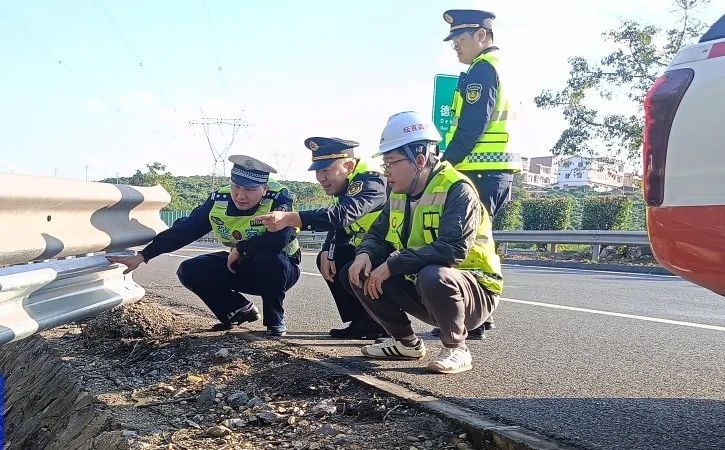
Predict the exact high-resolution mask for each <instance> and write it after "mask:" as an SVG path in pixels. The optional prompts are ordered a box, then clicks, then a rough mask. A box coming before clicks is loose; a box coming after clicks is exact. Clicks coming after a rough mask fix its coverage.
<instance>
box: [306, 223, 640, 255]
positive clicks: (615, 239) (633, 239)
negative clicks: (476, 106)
mask: <svg viewBox="0 0 725 450" xmlns="http://www.w3.org/2000/svg"><path fill="white" fill-rule="evenodd" d="M325 236H326V234H325V233H315V232H311V231H303V232H301V233H300V234H299V235H298V239H299V240H300V244H302V242H306V243H307V244H308V245H307V247H306V248H310V249H312V248H317V249H319V248H320V247H321V246H322V243H323V242H324V241H325ZM493 238H494V240H495V241H496V242H497V243H501V244H504V248H503V250H504V253H505V252H506V250H507V248H506V244H507V243H526V244H550V245H556V244H582V245H591V246H592V261H598V260H599V253H600V252H601V250H602V245H606V244H610V245H641V246H649V240H648V239H647V233H646V232H644V231H600V230H562V231H558V230H554V231H551V230H541V231H537V230H521V231H494V232H493Z"/></svg>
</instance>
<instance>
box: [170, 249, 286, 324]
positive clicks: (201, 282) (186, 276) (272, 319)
mask: <svg viewBox="0 0 725 450" xmlns="http://www.w3.org/2000/svg"><path fill="white" fill-rule="evenodd" d="M228 256H229V253H227V252H217V253H210V254H207V255H201V256H197V257H196V258H193V259H189V260H186V261H184V262H183V263H181V265H180V266H179V270H178V271H177V272H176V274H177V275H178V276H179V280H180V281H181V284H183V285H184V286H185V287H186V288H187V289H189V290H190V291H191V292H193V293H195V294H196V295H198V296H199V298H201V300H202V301H203V302H204V303H205V304H206V306H208V307H209V309H210V310H211V312H213V313H214V315H215V316H216V317H217V319H219V321H220V322H222V323H229V320H230V319H231V318H232V317H233V316H234V315H235V314H237V313H240V312H248V311H250V310H251V309H252V308H253V306H254V305H253V304H252V302H251V301H249V299H247V298H246V297H245V296H244V294H251V295H259V296H260V297H262V302H263V311H262V314H263V316H264V321H263V324H264V325H265V326H268V327H269V326H280V325H284V307H283V306H282V302H283V301H284V297H285V292H286V291H287V290H288V289H289V288H291V287H292V286H294V284H295V283H297V280H298V279H299V278H300V269H299V267H298V266H297V265H296V264H293V263H292V262H291V261H290V260H289V258H288V257H287V255H286V254H284V253H282V252H280V253H277V254H276V255H256V256H254V257H252V258H251V259H249V260H247V261H242V262H240V263H239V265H238V266H237V273H232V272H230V271H229V269H227V257H228Z"/></svg>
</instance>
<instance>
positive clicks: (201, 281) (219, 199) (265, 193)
mask: <svg viewBox="0 0 725 450" xmlns="http://www.w3.org/2000/svg"><path fill="white" fill-rule="evenodd" d="M229 161H231V162H232V163H234V165H233V166H232V170H231V177H230V184H229V185H228V186H225V187H222V188H220V189H219V190H217V191H216V192H214V193H212V194H211V196H210V197H209V199H207V200H206V201H205V202H204V203H203V204H202V205H200V206H198V207H196V208H195V209H194V210H193V211H192V212H191V214H190V215H189V217H185V218H182V219H179V220H177V221H176V222H174V224H173V225H172V226H171V228H169V229H168V230H165V231H163V232H161V233H159V234H158V236H156V237H155V238H154V240H153V241H151V243H149V244H148V245H147V246H146V248H144V249H143V250H141V252H140V253H139V254H138V255H135V256H130V257H126V258H116V257H109V260H110V261H111V262H116V263H121V264H124V265H126V266H128V270H127V271H126V272H130V271H132V270H134V269H135V268H136V267H138V266H139V264H141V263H142V262H148V261H150V260H151V259H152V258H154V257H156V256H158V255H161V254H163V253H168V252H172V251H174V250H178V249H180V248H181V247H184V246H186V245H188V244H190V243H192V242H194V241H196V240H197V239H199V238H200V237H202V236H204V235H205V234H207V233H209V232H212V233H213V234H214V237H216V239H217V240H218V241H219V242H221V243H222V244H223V245H225V246H226V247H229V251H228V252H226V251H222V252H216V253H210V254H206V255H201V256H197V257H196V258H192V259H189V260H186V261H184V262H182V263H181V265H180V266H179V270H178V271H177V275H178V276H179V280H180V281H181V284H183V285H184V286H185V287H187V288H188V289H189V290H190V291H192V292H194V293H195V294H196V295H198V296H199V297H200V298H201V300H202V301H203V302H204V303H205V304H206V305H207V306H208V307H209V309H211V311H212V312H213V313H214V315H215V316H216V317H217V319H219V323H218V324H216V325H214V327H213V329H214V330H219V331H221V330H228V329H231V328H232V327H233V326H235V325H239V324H242V323H244V322H254V321H255V320H257V319H259V311H258V310H257V308H256V307H255V306H254V305H253V304H252V302H251V301H249V300H248V299H247V298H246V297H245V296H244V294H245V293H248V294H253V295H260V296H261V297H262V302H263V313H264V321H263V323H264V325H265V326H266V327H267V334H268V335H269V336H272V337H274V336H282V335H284V334H285V333H286V326H285V322H284V307H283V306H282V302H283V300H284V298H285V293H286V291H287V290H288V289H289V288H291V287H292V286H293V285H294V284H295V283H296V282H297V280H298V279H299V276H300V269H299V267H298V266H299V263H300V258H301V254H300V248H299V242H298V241H297V237H296V232H295V230H294V228H292V227H283V228H280V229H279V230H278V231H275V232H268V231H267V229H266V228H265V227H264V226H263V225H262V223H261V222H258V221H255V220H254V219H253V218H254V216H255V215H258V214H265V213H268V212H270V211H291V210H292V197H291V196H290V193H289V191H288V190H287V188H286V187H284V186H283V185H281V184H279V183H277V182H276V181H272V180H270V179H269V174H270V173H276V172H277V171H276V170H275V169H274V168H272V167H271V166H269V165H267V164H265V163H263V162H261V161H259V160H257V159H255V158H252V157H251V156H245V155H232V156H230V157H229Z"/></svg>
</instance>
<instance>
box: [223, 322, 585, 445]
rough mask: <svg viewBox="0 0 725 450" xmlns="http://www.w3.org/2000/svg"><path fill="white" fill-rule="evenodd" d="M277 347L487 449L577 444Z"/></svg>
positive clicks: (248, 336)
mask: <svg viewBox="0 0 725 450" xmlns="http://www.w3.org/2000/svg"><path fill="white" fill-rule="evenodd" d="M247 331H251V330H247ZM233 333H234V334H235V335H238V336H240V337H242V338H244V339H247V340H250V341H264V340H266V339H265V338H263V337H260V336H256V335H254V334H251V333H249V332H243V333H240V332H233ZM280 340H281V341H283V342H284V343H285V344H287V345H288V346H290V347H298V348H304V349H307V350H310V351H311V352H314V353H317V352H315V351H314V349H311V348H309V347H307V346H305V345H300V344H295V343H293V342H289V341H287V340H286V339H284V338H282V339H280ZM276 350H277V351H280V352H282V353H284V354H286V355H288V356H291V357H293V358H300V359H303V360H305V361H308V362H310V363H313V364H318V365H320V366H322V367H324V368H326V369H327V370H329V371H331V372H332V373H335V374H338V375H344V376H347V377H350V378H352V379H353V380H355V381H357V382H358V383H361V384H363V385H365V386H368V387H371V388H373V389H376V390H378V391H382V392H384V393H386V394H389V395H393V396H395V397H398V398H400V399H402V400H406V401H409V402H411V403H413V404H415V405H417V406H418V407H420V408H422V409H425V410H428V411H430V412H432V413H434V414H437V415H439V416H442V417H444V418H446V419H449V420H452V421H453V422H455V423H456V424H458V425H459V426H461V428H463V429H465V430H466V432H467V433H468V434H469V437H471V438H472V440H473V441H474V442H475V443H476V444H478V445H486V446H487V447H486V448H494V449H501V450H574V449H575V447H571V446H568V445H565V444H562V443H560V442H557V441H555V440H553V439H550V438H548V437H546V436H543V435H541V434H539V433H537V432H535V431H532V430H528V429H526V428H523V427H520V426H515V425H506V424H503V423H500V422H496V421H494V420H490V419H484V418H481V415H480V413H478V412H475V411H472V410H470V409H468V408H466V407H464V406H461V405H458V404H456V403H453V402H449V401H446V400H443V399H440V398H438V397H435V396H432V395H427V394H421V393H419V392H415V391H413V390H411V389H408V388H406V387H403V386H401V385H399V384H396V383H393V382H391V381H387V380H383V379H380V378H377V377H374V376H372V375H365V374H361V373H357V372H355V371H353V370H351V369H348V368H347V367H344V366H342V365H339V364H336V363H334V362H331V361H326V360H323V359H320V358H317V357H314V356H306V355H301V354H299V353H296V352H293V351H292V350H288V349H284V348H277V349H276ZM332 359H334V358H332ZM491 446H493V447H491Z"/></svg>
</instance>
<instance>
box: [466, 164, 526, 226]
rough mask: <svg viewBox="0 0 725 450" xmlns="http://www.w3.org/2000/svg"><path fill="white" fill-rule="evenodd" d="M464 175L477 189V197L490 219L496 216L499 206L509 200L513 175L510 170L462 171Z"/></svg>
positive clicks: (501, 206)
mask: <svg viewBox="0 0 725 450" xmlns="http://www.w3.org/2000/svg"><path fill="white" fill-rule="evenodd" d="M462 173H463V174H464V175H466V176H467V177H468V178H470V179H471V181H473V184H474V185H475V186H476V190H477V191H478V197H479V198H480V199H481V203H482V204H483V207H484V208H486V211H488V215H489V216H491V221H493V218H494V217H496V214H498V212H499V211H501V208H503V207H504V206H506V203H508V202H509V200H511V186H512V185H513V182H514V176H513V174H512V173H510V172H500V171H493V170H484V171H474V170H467V171H462Z"/></svg>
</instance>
